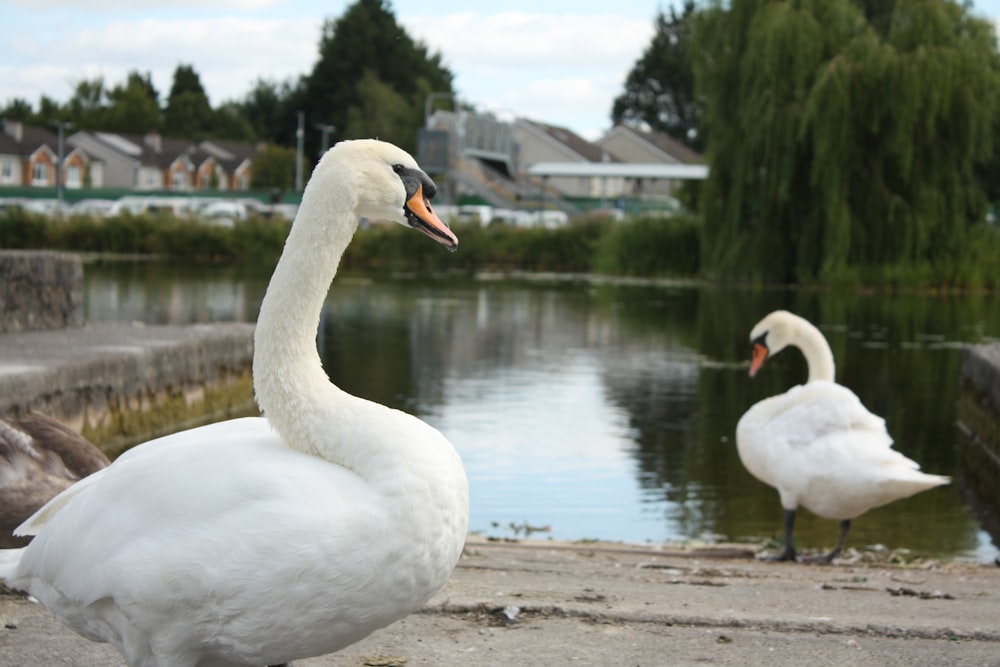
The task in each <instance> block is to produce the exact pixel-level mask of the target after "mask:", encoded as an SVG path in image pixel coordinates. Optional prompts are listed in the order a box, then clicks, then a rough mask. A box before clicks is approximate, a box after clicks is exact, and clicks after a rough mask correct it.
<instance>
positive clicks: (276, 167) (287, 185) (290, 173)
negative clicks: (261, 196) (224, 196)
mask: <svg viewBox="0 0 1000 667" xmlns="http://www.w3.org/2000/svg"><path fill="white" fill-rule="evenodd" d="M251 180H252V186H253V187H254V188H273V189H276V190H281V191H284V190H291V189H292V188H293V187H295V149H293V148H286V147H284V146H275V145H268V146H265V147H263V148H261V149H260V150H259V151H257V153H256V154H255V155H254V158H253V175H252V176H251Z"/></svg>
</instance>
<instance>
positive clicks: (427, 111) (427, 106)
mask: <svg viewBox="0 0 1000 667" xmlns="http://www.w3.org/2000/svg"><path fill="white" fill-rule="evenodd" d="M437 99H450V100H451V101H452V104H453V105H455V106H458V104H457V102H456V101H455V94H454V93H427V99H425V100H424V127H426V128H430V126H431V106H432V105H433V103H434V100H437Z"/></svg>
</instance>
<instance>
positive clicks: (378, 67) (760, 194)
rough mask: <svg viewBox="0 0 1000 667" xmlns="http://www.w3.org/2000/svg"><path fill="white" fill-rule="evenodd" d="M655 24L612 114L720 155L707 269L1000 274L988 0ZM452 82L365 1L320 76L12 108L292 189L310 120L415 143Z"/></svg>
mask: <svg viewBox="0 0 1000 667" xmlns="http://www.w3.org/2000/svg"><path fill="white" fill-rule="evenodd" d="M654 27H655V30H654V35H653V38H652V40H651V41H650V43H649V44H648V45H647V47H646V48H645V49H644V51H643V53H642V55H641V56H640V57H639V59H638V60H637V61H636V63H635V64H634V66H633V67H632V69H631V70H630V72H629V73H628V76H627V78H626V81H625V84H624V86H623V90H622V93H621V95H619V96H618V97H617V98H616V99H615V100H614V103H613V105H612V108H611V109H610V114H609V115H610V118H611V120H612V122H615V123H618V122H622V123H628V124H633V125H636V126H639V127H642V128H646V129H652V130H657V131H661V132H665V133H667V134H669V135H671V136H673V137H674V138H676V139H678V140H680V141H682V142H684V143H685V144H687V145H688V146H690V147H692V148H694V149H695V150H698V151H701V152H703V153H704V155H705V157H706V161H707V162H708V164H709V165H710V175H709V178H708V179H707V181H705V182H704V183H703V184H701V186H700V187H697V188H693V189H692V191H691V192H689V193H688V197H687V199H688V201H690V202H692V204H693V208H694V209H695V214H696V216H697V218H698V219H699V221H700V229H701V234H700V243H699V250H698V254H699V258H698V260H699V262H698V265H699V271H700V273H701V274H702V275H705V276H710V277H721V278H727V279H728V278H738V279H751V280H766V281H781V282H795V283H803V282H816V281H821V282H838V281H839V282H852V281H855V282H856V281H862V282H864V281H870V280H871V279H872V277H873V276H875V279H876V280H878V279H884V278H885V276H887V275H889V276H892V275H897V276H901V277H902V279H903V281H904V282H907V281H908V282H933V283H935V284H941V285H948V284H968V283H970V282H977V279H976V277H975V276H974V275H971V274H975V273H976V272H979V273H982V272H983V271H991V270H993V269H990V268H989V267H990V266H992V265H993V264H994V263H995V260H996V255H997V254H998V253H1000V240H998V239H1000V230H998V227H997V225H996V223H995V222H994V221H993V220H994V215H995V212H996V210H997V205H998V204H1000V150H998V149H1000V145H998V142H1000V96H998V94H1000V54H998V49H997V36H996V31H995V28H994V26H993V24H992V23H991V22H989V21H987V20H985V19H983V18H980V17H977V16H975V15H974V14H973V10H972V7H971V4H970V3H968V2H957V1H955V0H783V1H779V0H726V1H722V0H705V1H703V2H697V3H696V2H694V0H684V1H683V2H681V3H680V5H679V6H678V7H675V6H669V7H667V8H666V9H660V10H658V11H657V13H656V16H655V19H654ZM452 80H453V76H452V73H451V72H450V71H449V70H448V68H447V67H445V66H444V64H443V62H442V58H441V55H440V54H438V53H432V52H430V51H429V50H428V48H427V47H426V46H425V45H423V44H422V43H420V42H419V41H417V40H414V39H412V38H411V37H409V36H408V35H407V34H406V32H405V31H404V30H403V29H402V28H401V27H400V26H399V25H398V23H397V22H396V19H395V16H394V15H393V12H392V8H391V5H390V3H389V2H388V0H357V1H356V2H355V3H354V4H352V5H351V6H349V7H348V8H347V9H346V10H345V11H344V13H343V14H342V15H341V16H340V17H339V18H336V19H327V20H326V21H324V23H323V28H322V32H321V35H320V39H319V44H318V55H317V60H316V63H315V65H314V66H313V69H312V71H311V72H309V73H308V74H305V75H302V76H300V77H298V78H296V79H291V80H288V81H283V82H275V81H267V80H258V81H257V82H255V83H254V84H253V87H252V88H251V90H250V91H249V92H248V93H247V95H246V96H245V97H244V98H243V99H242V100H237V101H231V102H226V103H223V104H222V105H220V106H219V107H217V108H215V109H213V108H211V106H210V105H209V104H208V99H207V97H206V95H205V92H204V89H203V88H202V87H201V84H200V81H199V78H198V75H197V73H196V72H195V70H194V68H193V67H192V66H190V65H179V66H178V68H177V70H176V71H175V73H174V81H173V85H172V86H171V89H170V91H169V93H168V94H167V96H166V99H165V101H164V103H163V104H162V105H161V103H160V94H159V92H158V91H157V90H155V88H154V87H153V85H152V82H151V80H150V76H149V74H148V73H147V74H143V73H141V72H138V71H134V72H131V73H130V74H129V75H128V77H127V80H126V81H125V82H124V83H122V84H119V85H116V86H113V87H108V86H106V84H105V82H104V81H103V80H102V79H100V78H98V79H93V80H89V81H81V82H79V83H78V84H77V88H76V91H75V93H74V96H73V97H72V98H71V99H70V101H69V102H67V103H66V104H64V105H60V104H57V103H55V102H53V101H52V100H50V99H48V98H45V97H43V98H42V100H41V103H40V105H39V108H38V109H37V110H34V109H32V107H31V105H30V104H28V103H27V102H26V101H24V100H13V101H11V102H9V103H8V105H7V108H6V109H5V110H4V111H3V113H4V115H6V116H7V117H13V118H15V119H21V120H25V121H26V122H31V121H34V122H35V123H36V124H45V123H48V122H51V121H53V120H63V121H69V122H71V123H73V124H74V127H75V128H78V129H102V130H110V131H117V132H125V133H141V132H146V131H148V130H150V129H155V130H159V131H161V132H162V133H164V134H165V135H166V136H181V137H185V138H192V139H197V138H202V137H209V136H212V137H216V138H223V139H237V140H246V141H265V142H268V143H269V144H271V145H272V146H274V147H276V148H274V149H273V151H275V152H276V153H277V155H275V156H274V157H275V159H273V160H268V159H261V160H260V165H259V168H258V165H255V171H256V172H257V173H258V175H259V176H260V177H261V178H266V179H268V180H269V181H274V183H271V182H269V183H267V185H268V186H277V187H289V186H290V182H289V180H290V179H291V173H292V170H291V169H289V168H288V165H289V164H291V162H290V160H291V159H292V155H293V154H292V152H291V148H290V147H292V146H294V145H295V138H296V137H295V133H296V129H297V123H298V120H297V119H298V114H299V113H303V114H304V116H305V118H306V119H307V123H306V126H305V132H306V140H305V146H306V152H307V154H308V155H309V156H311V157H312V158H313V159H315V158H316V157H317V156H318V154H319V151H320V144H321V139H320V136H321V132H322V131H323V130H322V129H321V128H320V127H317V125H319V126H326V128H327V131H328V132H329V131H330V130H329V128H330V127H332V128H335V129H334V130H333V132H332V134H331V135H330V136H329V137H328V138H329V140H330V142H331V143H332V142H333V141H334V140H336V139H339V138H346V137H358V136H374V135H377V136H380V137H382V138H384V139H387V140H389V141H392V142H394V143H397V144H398V145H400V146H402V147H403V148H405V149H407V150H409V151H411V152H413V151H414V150H415V147H416V146H415V144H416V134H417V129H418V128H419V127H420V126H421V124H422V122H423V109H424V102H425V101H426V100H427V99H428V94H429V93H430V92H445V93H452V92H453V88H452ZM282 147H284V148H282ZM281 151H284V153H282V152H281ZM261 157H262V158H264V157H266V155H262V156H261ZM282 160H284V161H282ZM281 179H284V181H282V182H280V183H279V182H277V181H279V180H281ZM978 282H980V283H982V282H983V281H982V280H981V277H980V279H979V280H978ZM989 282H991V283H992V282H995V279H993V278H990V280H989Z"/></svg>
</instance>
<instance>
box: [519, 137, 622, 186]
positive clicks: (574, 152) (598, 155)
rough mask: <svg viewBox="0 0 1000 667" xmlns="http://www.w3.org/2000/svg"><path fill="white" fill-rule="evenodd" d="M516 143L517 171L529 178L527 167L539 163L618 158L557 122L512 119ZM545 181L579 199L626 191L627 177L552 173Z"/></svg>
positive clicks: (590, 161)
mask: <svg viewBox="0 0 1000 667" xmlns="http://www.w3.org/2000/svg"><path fill="white" fill-rule="evenodd" d="M514 136H515V139H516V141H517V144H518V165H517V169H518V173H519V176H520V177H521V178H529V170H530V168H531V167H532V166H534V165H536V164H540V163H552V162H556V163H579V164H600V163H607V162H620V159H619V158H617V157H616V156H614V155H613V154H612V153H611V152H610V151H608V150H607V149H605V148H603V147H602V146H599V145H598V144H594V143H591V142H589V141H587V140H586V139H584V138H582V137H580V136H579V135H577V134H576V133H574V132H573V131H571V130H568V129H566V128H563V127H558V126H556V125H548V124H546V123H540V122H538V121H533V120H527V119H524V118H519V119H517V120H516V121H515V122H514ZM546 181H547V183H546V184H547V185H548V186H551V187H552V188H554V189H556V190H558V191H559V192H560V193H561V194H562V195H563V196H565V197H571V198H579V199H605V198H615V197H620V196H622V195H624V194H626V193H627V187H626V179H624V178H621V177H615V176H612V177H607V176H591V175H585V176H551V177H546Z"/></svg>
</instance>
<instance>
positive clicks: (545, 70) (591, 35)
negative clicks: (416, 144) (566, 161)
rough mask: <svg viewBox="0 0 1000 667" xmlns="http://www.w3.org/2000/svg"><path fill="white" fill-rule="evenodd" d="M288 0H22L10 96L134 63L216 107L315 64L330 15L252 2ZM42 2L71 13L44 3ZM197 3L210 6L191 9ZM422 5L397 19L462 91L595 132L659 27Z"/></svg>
mask: <svg viewBox="0 0 1000 667" xmlns="http://www.w3.org/2000/svg"><path fill="white" fill-rule="evenodd" d="M2 1H3V0H0V2H2ZM285 1H286V0H222V1H221V2H220V1H217V0H206V1H205V2H203V3H201V2H199V3H195V2H194V0H182V9H180V10H177V9H170V10H169V11H168V8H167V6H166V5H163V4H160V3H154V4H153V5H152V6H151V5H150V3H148V2H147V3H143V2H134V0H131V1H130V2H129V3H128V9H126V8H125V6H124V5H123V4H120V0H98V5H97V6H98V7H99V8H102V9H106V8H117V7H122V9H121V11H113V12H103V13H102V12H101V11H94V10H92V9H91V8H90V5H88V10H87V11H86V12H82V13H81V12H80V10H79V6H78V3H77V2H76V0H74V2H73V3H70V2H69V1H68V0H30V5H29V0H17V1H16V3H15V6H16V7H17V9H14V10H12V11H14V12H17V13H19V14H23V15H24V16H23V18H24V21H22V23H25V29H24V30H23V31H20V32H17V33H14V34H12V35H10V36H8V39H7V42H6V44H5V55H4V57H3V58H2V59H0V95H2V96H3V99H0V103H3V102H6V101H7V100H8V99H9V98H13V97H21V98H24V99H27V100H28V101H29V102H30V103H32V104H36V103H37V102H38V99H39V98H40V96H41V95H43V94H44V95H46V96H48V97H50V98H52V99H55V100H57V101H65V100H67V99H69V98H70V97H71V96H72V93H73V88H74V86H75V84H76V82H78V81H80V80H82V79H91V78H94V77H96V76H102V77H103V78H104V81H105V83H106V84H107V85H109V86H114V85H118V84H120V83H122V82H124V80H125V77H126V75H127V74H128V72H129V71H131V70H138V71H140V72H143V73H145V72H149V73H150V74H151V75H152V78H153V83H154V85H155V86H156V88H157V89H158V90H159V91H160V93H161V95H164V96H165V95H166V94H167V93H168V92H169V89H170V85H171V84H172V81H173V72H174V70H175V69H176V67H177V65H178V64H190V65H191V66H193V67H194V69H195V71H196V72H197V73H198V74H199V76H200V78H201V82H202V85H203V86H204V87H205V90H206V92H207V93H208V95H209V99H210V101H211V103H212V104H213V105H218V104H220V103H222V102H224V101H227V100H232V99H239V98H242V97H243V96H245V95H246V94H247V93H248V92H249V91H250V89H251V87H252V86H253V84H254V82H255V81H256V80H257V79H259V78H264V79H269V80H275V81H284V80H287V79H288V78H292V77H298V76H300V75H304V74H307V73H308V72H309V71H310V70H311V69H312V67H313V65H314V64H315V61H316V58H317V57H318V54H317V47H318V44H319V37H320V29H321V26H322V22H323V19H324V18H326V17H327V16H326V14H323V13H322V12H319V11H314V12H307V13H303V12H302V11H298V12H296V13H292V12H287V13H285V14H282V15H280V16H277V17H276V18H268V17H267V16H265V14H264V13H260V12H258V13H256V14H254V13H251V11H249V10H254V9H255V8H259V7H265V6H266V7H276V6H281V7H286V8H287V7H288V5H286V4H282V3H283V2H285ZM39 2H41V3H43V6H44V7H46V8H53V9H63V10H64V11H62V12H59V11H54V12H52V13H51V14H48V13H46V12H40V11H37V10H36V9H34V8H35V7H38V3H39ZM7 4H8V5H10V3H9V2H8V3H7ZM293 4H294V3H293ZM333 4H337V1H336V0H334V1H333ZM29 6H30V7H31V8H32V9H30V10H29V9H27V8H28V7H29ZM196 6H197V7H198V8H199V9H202V10H205V11H197V12H196V11H192V10H191V8H192V7H196ZM72 7H76V12H77V13H74V12H73V11H71V8H72ZM172 7H174V8H176V7H177V5H172ZM185 7H186V8H187V9H184V8H185ZM227 8H228V10H227ZM216 9H221V11H212V10H216ZM160 10H163V11H160ZM238 10H247V11H238ZM418 11H419V12H421V14H413V13H411V14H409V15H407V14H404V13H397V20H398V21H399V22H400V23H401V24H402V25H403V26H404V27H405V28H406V30H407V32H408V33H409V34H410V35H411V36H412V37H414V38H416V39H419V40H420V41H422V42H424V43H425V44H427V45H428V46H429V47H430V48H431V49H432V50H433V51H436V52H440V53H441V54H442V56H443V59H444V63H445V65H446V66H447V67H448V68H449V69H451V71H452V72H453V73H454V74H455V86H456V89H457V90H458V92H459V94H460V95H461V96H462V97H463V98H464V99H466V100H467V101H469V102H471V103H472V104H475V105H476V106H479V107H480V108H483V109H486V110H492V111H496V112H503V113H505V114H506V115H518V116H526V117H529V118H533V119H537V120H541V121H544V122H549V123H553V124H556V125H564V126H566V127H569V128H570V129H573V130H575V131H577V132H579V133H580V134H583V135H585V136H588V137H594V136H596V134H597V133H598V131H599V130H601V129H605V128H606V127H607V124H608V113H609V111H610V106H611V103H612V100H613V99H614V97H615V95H617V94H619V92H620V89H621V86H622V83H623V81H624V78H625V76H626V75H627V73H628V71H629V69H630V68H631V66H632V64H633V63H634V62H635V61H636V60H637V59H638V58H639V56H640V55H641V53H642V51H643V49H644V48H645V47H646V46H647V45H648V43H649V40H650V39H651V37H652V31H653V26H652V22H651V21H649V20H648V19H642V20H640V19H625V18H622V17H621V16H615V15H612V14H604V15H577V16H574V15H565V14H564V15H555V14H551V13H550V14H529V13H527V12H524V11H502V12H494V13H488V12H489V10H469V11H460V12H458V13H452V14H438V15H434V16H429V15H426V13H427V12H429V10H428V9H427V8H426V5H422V8H421V9H419V10H418ZM548 11H550V12H551V11H552V10H548ZM334 13H336V12H334ZM159 14H162V16H158V15H159ZM274 14H275V13H272V15H274ZM199 17H200V18H199Z"/></svg>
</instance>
